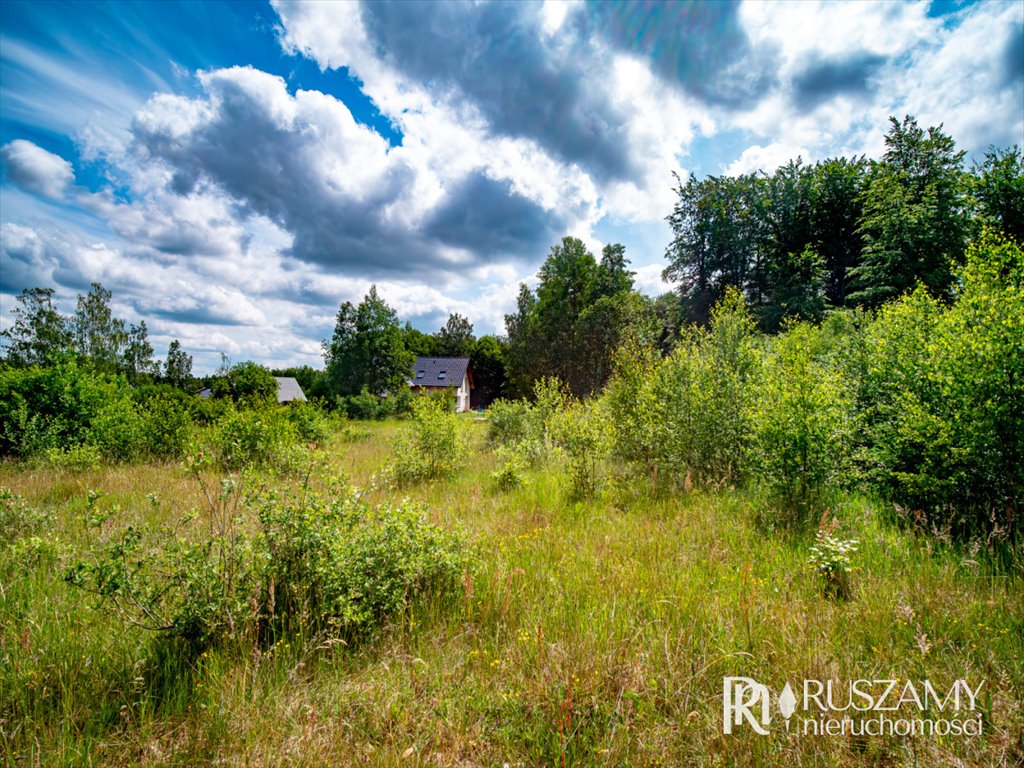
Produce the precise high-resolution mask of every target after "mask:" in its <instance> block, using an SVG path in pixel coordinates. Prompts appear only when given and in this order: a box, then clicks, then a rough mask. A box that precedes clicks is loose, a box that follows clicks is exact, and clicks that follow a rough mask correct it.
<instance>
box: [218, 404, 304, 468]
mask: <svg viewBox="0 0 1024 768" xmlns="http://www.w3.org/2000/svg"><path fill="white" fill-rule="evenodd" d="M215 439H216V446H215V449H216V454H217V456H218V458H219V460H220V464H221V466H222V467H223V468H224V469H226V470H228V471H232V470H238V469H241V468H242V467H247V466H267V465H271V464H273V463H274V461H275V458H277V457H278V456H279V455H280V453H281V452H282V450H284V449H285V448H286V447H287V446H289V445H292V444H294V443H295V441H296V439H297V436H296V432H295V429H294V427H293V426H292V424H291V423H290V422H289V421H288V418H287V416H286V414H285V413H284V409H282V408H280V407H278V406H277V405H276V404H275V405H268V406H265V407H263V408H246V409H238V410H234V411H230V412H229V413H228V414H227V415H226V416H225V417H224V419H223V420H222V421H221V422H220V424H219V425H218V426H217V428H216V430H215Z"/></svg>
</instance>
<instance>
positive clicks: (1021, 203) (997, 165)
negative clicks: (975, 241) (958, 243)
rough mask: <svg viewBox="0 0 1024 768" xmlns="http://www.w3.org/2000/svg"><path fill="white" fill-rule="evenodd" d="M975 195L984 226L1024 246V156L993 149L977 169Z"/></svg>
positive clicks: (1015, 151) (1015, 148)
mask: <svg viewBox="0 0 1024 768" xmlns="http://www.w3.org/2000/svg"><path fill="white" fill-rule="evenodd" d="M972 191H973V193H974V197H975V198H976V199H977V204H978V209H979V210H978V218H979V219H980V220H981V223H982V224H984V225H987V226H989V227H991V228H992V229H995V230H996V231H1000V232H1003V233H1004V234H1006V235H1008V236H1009V237H1012V238H1014V239H1016V240H1017V242H1018V243H1024V153H1022V152H1021V150H1020V147H1018V146H1013V147H1011V148H1009V149H1005V150H998V149H991V150H989V151H988V152H986V153H985V161H984V162H983V163H982V164H981V165H980V166H978V167H976V168H975V169H974V178H973V187H972Z"/></svg>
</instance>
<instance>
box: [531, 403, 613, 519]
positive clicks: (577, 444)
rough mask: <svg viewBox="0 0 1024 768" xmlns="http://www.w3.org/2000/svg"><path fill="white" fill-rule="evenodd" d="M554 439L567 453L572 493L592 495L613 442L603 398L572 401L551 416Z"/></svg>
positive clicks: (565, 453)
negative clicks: (599, 399) (602, 402)
mask: <svg viewBox="0 0 1024 768" xmlns="http://www.w3.org/2000/svg"><path fill="white" fill-rule="evenodd" d="M547 421H548V424H549V425H550V426H549V429H550V433H551V441H552V443H553V444H554V446H555V447H557V448H559V449H560V450H561V451H562V453H563V454H564V456H565V462H566V464H567V465H568V468H569V484H570V495H571V496H572V497H574V498H581V499H586V498H591V497H592V496H594V495H595V494H596V493H597V491H598V490H599V488H600V484H601V468H602V465H603V463H604V461H605V459H606V458H607V457H608V454H609V451H610V449H611V444H612V427H611V424H610V423H609V421H608V417H607V414H606V413H605V410H604V408H603V406H602V404H601V401H590V402H586V403H584V402H579V401H576V400H573V401H569V402H567V403H565V404H563V405H562V407H561V408H559V409H558V410H556V411H554V412H552V413H551V415H550V417H549V418H548V420H547Z"/></svg>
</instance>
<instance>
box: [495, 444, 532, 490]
mask: <svg viewBox="0 0 1024 768" xmlns="http://www.w3.org/2000/svg"><path fill="white" fill-rule="evenodd" d="M522 445H523V444H522V443H516V444H513V445H501V446H499V447H498V449H497V451H495V454H496V456H497V458H498V469H496V470H495V471H494V472H492V473H491V482H492V483H493V484H494V486H495V487H496V488H497V489H498V490H502V491H511V490H512V489H514V488H519V487H520V486H522V485H523V484H524V483H525V482H526V469H527V467H528V466H529V463H530V461H529V459H528V457H526V456H524V452H523V450H522V449H521V446H522Z"/></svg>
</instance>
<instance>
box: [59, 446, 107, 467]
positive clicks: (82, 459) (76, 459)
mask: <svg viewBox="0 0 1024 768" xmlns="http://www.w3.org/2000/svg"><path fill="white" fill-rule="evenodd" d="M46 463H47V464H48V465H49V466H51V467H54V468H55V469H70V470H74V471H75V472H85V471H86V470H90V469H96V468H97V467H99V466H100V465H101V464H102V463H103V456H102V455H101V454H100V449H99V448H98V447H97V446H95V445H72V446H70V447H69V448H48V449H47V450H46Z"/></svg>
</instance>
